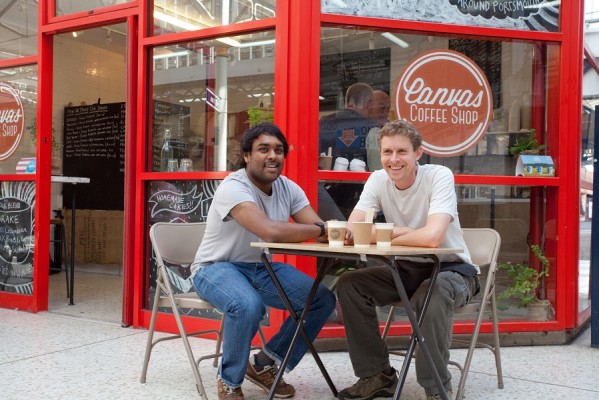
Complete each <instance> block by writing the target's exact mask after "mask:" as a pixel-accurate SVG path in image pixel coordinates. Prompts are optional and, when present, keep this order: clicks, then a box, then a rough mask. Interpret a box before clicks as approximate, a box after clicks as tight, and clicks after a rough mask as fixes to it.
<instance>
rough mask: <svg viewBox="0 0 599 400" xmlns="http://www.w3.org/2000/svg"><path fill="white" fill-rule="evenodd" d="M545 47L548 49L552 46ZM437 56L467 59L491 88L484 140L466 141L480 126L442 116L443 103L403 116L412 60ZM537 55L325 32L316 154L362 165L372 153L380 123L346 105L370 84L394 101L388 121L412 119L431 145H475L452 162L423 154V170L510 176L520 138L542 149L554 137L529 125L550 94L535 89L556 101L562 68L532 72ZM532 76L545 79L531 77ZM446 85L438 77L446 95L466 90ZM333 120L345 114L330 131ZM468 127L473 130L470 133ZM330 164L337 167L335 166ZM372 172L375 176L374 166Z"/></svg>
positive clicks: (517, 47) (526, 47)
mask: <svg viewBox="0 0 599 400" xmlns="http://www.w3.org/2000/svg"><path fill="white" fill-rule="evenodd" d="M391 37H392V38H393V40H391V39H390V38H391ZM398 40H401V42H398ZM398 43H401V44H398ZM545 47H547V48H549V47H551V45H546V46H545ZM432 50H437V51H447V50H450V51H454V52H458V53H461V54H463V55H465V56H466V57H467V58H469V59H471V60H472V61H473V62H474V63H475V64H476V65H477V66H478V68H480V70H481V71H482V73H483V75H484V77H486V79H487V81H488V82H489V86H490V88H491V98H492V109H493V112H492V117H491V120H489V121H488V127H487V129H486V131H484V134H482V136H479V137H476V138H472V137H470V136H469V135H470V134H471V132H472V131H473V130H474V127H476V126H478V125H474V124H472V123H470V125H468V124H469V121H468V120H467V118H465V117H464V115H462V114H463V113H462V114H460V111H461V109H460V107H459V106H458V107H453V108H452V109H451V110H448V112H447V113H446V114H443V115H441V114H440V112H439V110H445V109H444V108H443V107H441V103H440V102H439V101H437V102H433V103H431V104H429V103H426V104H427V106H426V107H425V106H420V107H418V109H417V110H412V109H414V107H411V108H410V110H412V111H403V113H402V111H401V110H400V106H401V105H402V104H405V103H407V102H406V101H405V99H403V98H399V97H397V96H396V93H397V87H396V85H397V84H398V82H399V78H400V77H401V76H402V72H403V71H404V70H405V68H406V66H407V65H408V64H409V63H410V62H411V61H412V60H414V59H415V58H417V57H419V56H421V55H422V54H423V53H426V52H428V51H432ZM538 51H539V48H538V47H535V46H534V45H533V44H529V43H514V42H494V41H486V40H476V39H458V38H452V37H439V36H427V35H424V34H420V35H416V34H403V33H395V32H393V33H389V32H382V33H381V32H376V31H368V30H355V29H343V28H322V29H321V57H320V66H321V74H320V117H321V124H320V135H319V136H320V138H319V153H323V152H324V153H326V152H327V151H328V148H329V147H332V151H333V157H334V158H335V157H337V156H342V157H344V158H348V157H347V154H349V155H350V158H353V157H354V155H355V154H359V155H360V157H362V158H363V157H364V156H363V154H366V153H367V149H368V143H369V142H370V139H369V136H370V135H369V133H371V132H372V130H373V129H375V126H376V125H377V124H376V123H375V122H373V123H371V124H368V123H360V124H357V123H355V122H354V121H357V120H358V118H359V117H362V118H363V117H364V116H368V113H367V112H365V111H363V110H361V108H360V106H359V104H360V101H359V100H354V101H353V104H352V102H350V101H348V100H350V98H351V96H350V95H351V92H350V90H349V88H350V87H353V86H352V85H355V84H356V83H361V84H364V83H365V84H368V85H369V86H370V87H372V89H374V90H375V91H376V90H380V91H383V92H385V93H386V94H387V95H389V96H390V97H391V105H390V110H389V112H388V118H389V119H396V118H405V119H408V120H410V121H411V122H412V123H414V124H415V125H416V126H417V127H418V128H419V129H420V130H421V131H423V136H424V140H425V142H427V143H429V144H431V143H435V142H434V140H438V139H436V137H437V136H440V137H442V138H448V139H449V140H451V143H452V144H453V143H454V139H453V138H457V139H455V140H459V141H460V143H466V142H468V141H469V142H471V143H469V142H468V143H469V144H468V145H467V146H463V150H461V151H459V152H458V153H459V154H457V155H454V156H449V157H434V156H432V155H429V154H425V155H424V157H423V158H422V162H423V163H434V164H441V165H445V166H447V167H449V168H450V169H451V170H452V171H453V172H454V173H456V174H468V175H473V174H476V175H506V176H513V175H514V174H515V167H516V161H517V159H516V158H515V157H513V156H512V155H511V154H510V152H509V150H510V147H511V146H513V145H514V144H515V143H516V141H517V140H518V139H520V138H522V137H525V136H526V135H527V134H528V133H529V132H530V130H531V129H535V130H536V132H537V136H538V139H539V141H540V142H541V144H544V143H546V141H545V140H544V138H545V135H546V134H549V132H547V133H546V132H545V126H544V125H541V126H532V124H531V121H532V120H535V121H536V120H538V118H532V117H531V113H532V110H533V109H534V110H535V113H537V114H541V115H542V116H544V114H545V104H533V103H534V100H535V99H541V98H544V97H545V94H544V93H533V85H532V83H533V81H534V80H541V81H546V82H547V87H546V90H547V95H549V96H551V95H552V93H554V90H555V85H553V84H552V82H554V81H555V76H556V73H557V71H558V69H557V68H556V67H554V61H553V59H551V58H547V59H546V60H543V62H544V63H546V68H544V69H539V68H537V69H536V70H535V69H534V68H533V54H536V53H537V52H538ZM547 53H550V52H549V51H547ZM533 71H535V73H537V74H542V76H533V75H534V74H533ZM506 77H509V79H507V78H506ZM442 78H443V76H442V75H441V76H440V77H439V80H441V81H446V84H443V85H442V84H440V87H446V89H448V90H449V89H452V90H459V89H464V88H463V87H461V86H460V81H456V80H455V79H454V78H452V77H447V79H445V80H443V79H442ZM550 83H551V84H550ZM539 86H541V85H539ZM536 101H538V102H540V101H541V100H536ZM443 104H445V103H443ZM402 108H403V107H402ZM449 111H451V113H450V112H449ZM335 113H336V114H337V115H340V114H342V113H345V114H344V115H345V116H346V117H345V119H343V120H341V122H337V123H336V124H332V123H331V122H330V116H331V115H334V114H335ZM440 119H442V120H440ZM336 121H339V119H338V118H337V120H336ZM485 122H486V121H485ZM352 124H353V125H352ZM431 125H434V126H435V127H436V128H437V127H438V129H436V130H435V131H434V132H435V135H437V136H435V137H433V136H432V135H433V134H432V133H430V135H431V136H430V137H429V136H427V135H426V134H425V131H426V127H427V126H431ZM469 126H470V127H471V128H472V129H469V128H468V127H469ZM441 129H442V132H441V131H440V130H441ZM546 129H547V130H551V129H553V128H552V127H547V128H546ZM352 131H353V132H352ZM460 135H463V137H462V136H460ZM373 143H374V141H373ZM458 147H459V148H462V147H461V146H458ZM552 151H553V149H552V148H551V147H547V149H546V153H547V154H549V155H550V154H551V152H552ZM364 161H366V160H365V159H364ZM332 164H333V165H335V159H333V161H332ZM367 168H368V170H369V171H372V170H374V169H376V166H375V165H373V166H367Z"/></svg>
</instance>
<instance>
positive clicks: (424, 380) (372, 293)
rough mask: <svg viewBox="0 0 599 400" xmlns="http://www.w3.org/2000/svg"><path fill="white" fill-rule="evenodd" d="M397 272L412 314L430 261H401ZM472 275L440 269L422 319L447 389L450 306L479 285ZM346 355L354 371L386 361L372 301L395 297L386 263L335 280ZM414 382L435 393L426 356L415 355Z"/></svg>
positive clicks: (366, 371) (372, 370)
mask: <svg viewBox="0 0 599 400" xmlns="http://www.w3.org/2000/svg"><path fill="white" fill-rule="evenodd" d="M400 263H401V267H402V268H401V271H400V276H401V278H402V282H403V283H404V286H405V287H406V291H407V292H408V296H410V299H411V303H412V306H413V307H414V309H415V311H416V315H419V314H420V310H421V309H422V303H423V301H424V296H425V294H426V290H427V288H428V282H429V280H428V278H429V276H430V272H431V268H432V264H430V263H413V262H408V261H401V262H400ZM477 286H478V280H477V279H476V278H475V277H467V276H462V275H460V274H459V273H457V272H452V271H447V272H444V271H442V272H440V273H439V276H438V277H437V280H436V282H435V287H434V288H433V294H432V297H431V300H430V303H429V307H428V310H427V313H426V317H425V318H424V321H423V324H422V328H421V329H422V335H423V336H424V339H425V341H426V343H427V347H428V350H429V352H430V354H431V357H432V359H433V362H434V364H435V366H436V367H437V370H438V371H439V375H440V377H441V381H442V382H443V383H444V386H445V389H446V390H451V373H450V372H449V370H448V369H447V363H448V361H449V347H450V345H451V335H452V327H453V310H454V309H455V308H459V307H462V306H464V305H465V304H467V303H468V301H469V300H470V298H471V297H472V296H473V295H474V294H475V291H476V290H477V289H478V287H477ZM337 296H338V298H339V303H340V304H341V309H342V312H343V321H344V324H345V328H346V338H347V344H348V349H349V356H350V359H351V362H352V366H353V368H354V372H355V374H356V376H358V377H360V378H364V377H369V376H372V375H376V374H378V373H379V372H381V371H383V370H384V369H386V368H387V367H389V366H390V364H389V352H388V350H387V346H386V344H385V342H384V341H383V340H382V338H381V334H380V327H379V320H378V318H377V314H376V306H385V305H389V304H392V303H397V302H399V301H400V299H399V294H398V292H397V289H396V288H395V283H394V282H393V277H392V275H391V271H390V270H389V268H388V267H385V266H378V267H367V268H363V269H358V270H355V271H351V272H346V273H344V274H343V275H341V277H340V278H339V281H338V282H337ZM416 376H417V378H418V383H419V384H420V385H421V386H422V387H423V388H424V389H425V391H426V393H427V394H434V393H438V392H439V390H438V389H437V387H436V384H435V382H434V379H433V377H432V374H431V373H430V371H429V367H428V365H427V363H426V360H425V359H424V358H423V357H416Z"/></svg>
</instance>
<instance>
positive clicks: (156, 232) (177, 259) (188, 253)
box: [150, 222, 206, 265]
mask: <svg viewBox="0 0 599 400" xmlns="http://www.w3.org/2000/svg"><path fill="white" fill-rule="evenodd" d="M205 231H206V223H205V222H193V223H171V222H157V223H155V224H154V225H152V227H151V228H150V241H151V242H152V248H153V249H154V253H155V255H156V261H157V262H158V265H161V264H162V261H167V262H169V263H171V264H191V263H192V262H193V261H194V259H195V255H196V252H197V251H198V247H200V243H201V242H202V239H203V238H204V232H205Z"/></svg>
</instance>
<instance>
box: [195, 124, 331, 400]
mask: <svg viewBox="0 0 599 400" xmlns="http://www.w3.org/2000/svg"><path fill="white" fill-rule="evenodd" d="M241 151H242V160H241V169H239V170H238V171H236V172H233V173H231V174H230V175H228V176H227V177H226V178H225V179H224V180H223V182H222V183H221V184H220V185H219V187H218V188H217V190H216V192H215V194H214V198H213V200H212V204H211V206H210V208H209V210H208V216H207V220H206V232H205V236H204V239H203V240H202V243H201V245H200V247H199V249H198V251H197V254H196V258H195V261H194V263H193V264H192V266H191V268H192V274H193V276H192V279H193V284H194V287H195V289H196V292H197V293H198V295H199V296H200V297H201V298H202V299H204V300H207V301H209V302H210V303H212V304H213V305H214V306H216V308H217V309H218V310H220V311H222V312H224V313H225V319H224V322H223V323H224V331H225V332H226V333H225V340H224V342H223V356H222V358H221V361H220V365H219V367H218V378H217V391H218V398H219V399H243V398H244V397H243V392H242V390H241V384H242V382H243V379H244V376H245V378H247V379H248V380H249V381H251V382H253V383H254V384H256V385H258V386H259V387H261V388H262V389H263V390H265V391H267V392H268V391H269V390H270V388H271V385H272V383H273V381H274V380H275V377H276V375H277V373H278V368H277V365H278V364H280V362H281V361H282V360H283V358H284V357H285V355H286V353H287V349H288V347H289V344H290V342H291V340H292V337H293V334H294V331H295V325H296V323H295V321H294V320H293V319H292V318H291V317H288V318H287V319H286V320H285V321H284V322H283V325H282V326H281V329H280V330H279V332H278V333H276V334H275V335H274V336H273V337H272V338H271V339H270V340H269V341H268V343H266V344H265V345H264V347H263V349H262V350H261V351H260V352H259V353H257V354H253V355H252V356H251V358H250V359H249V361H248V358H249V357H250V345H251V341H252V338H253V337H254V335H255V334H256V332H257V331H258V326H259V324H260V321H261V320H262V318H263V317H264V314H265V313H266V307H272V308H276V309H280V310H284V309H285V305H284V304H283V301H282V299H281V298H280V297H279V295H278V293H277V290H276V288H275V286H274V284H273V282H272V280H271V278H270V277H269V275H268V272H267V271H266V269H265V267H264V264H263V263H262V260H261V258H260V256H261V250H260V249H259V248H255V247H251V246H250V243H251V242H258V241H265V242H283V241H284V242H303V241H306V240H310V239H317V240H319V241H326V227H325V225H324V223H323V221H322V219H321V218H320V217H319V216H318V215H317V214H316V212H315V211H314V210H313V209H312V207H311V206H310V203H309V202H308V198H307V197H306V194H305V193H304V191H303V190H302V189H301V188H300V187H299V186H298V185H297V184H296V183H294V182H293V181H291V180H290V179H287V178H286V177H284V176H281V171H282V169H283V164H284V161H285V158H286V157H287V153H288V152H289V145H288V143H287V140H286V139H285V136H283V133H282V132H281V130H280V129H279V128H278V127H277V126H276V125H274V124H271V123H264V124H258V125H256V126H254V127H251V128H249V129H248V130H247V131H246V132H245V133H244V136H243V138H242V140H241ZM290 218H291V219H293V221H294V222H289V219H290ZM273 269H274V270H275V273H276V275H277V277H278V278H279V280H280V281H281V284H282V286H283V289H284V290H285V292H286V293H287V294H288V295H289V297H290V301H291V304H293V305H294V307H295V311H296V312H297V313H298V315H301V313H302V309H303V305H304V304H305V303H306V299H307V297H308V294H309V291H310V288H311V286H312V283H313V279H312V278H311V277H310V276H308V275H306V274H304V273H303V272H301V271H300V270H299V269H297V268H295V267H294V266H292V265H289V264H284V263H280V262H274V263H273ZM335 302H336V300H335V296H334V295H333V294H332V293H331V292H330V291H329V290H328V289H327V288H326V287H325V286H324V285H320V286H319V287H318V290H317V292H316V296H315V297H314V300H313V302H312V304H311V306H310V314H309V317H308V318H307V320H306V321H305V325H304V327H305V331H306V333H307V335H308V337H309V338H310V340H314V339H315V338H316V336H317V334H318V332H319V331H320V329H321V328H322V326H323V325H324V323H325V322H326V321H327V319H328V317H329V315H330V314H331V313H332V311H333V309H334V308H335ZM307 348H308V346H307V345H306V343H305V342H304V341H303V340H299V341H298V342H297V344H296V346H295V348H294V351H293V353H292V354H291V356H290V359H289V364H288V366H287V368H288V370H293V368H294V367H295V366H297V364H298V363H299V361H300V360H301V358H302V357H303V355H304V353H305V352H306V350H307ZM294 394H295V389H294V387H293V386H292V385H290V384H288V383H286V382H285V381H284V380H281V381H280V383H279V385H278V386H277V388H276V392H275V397H277V398H290V397H293V396H294Z"/></svg>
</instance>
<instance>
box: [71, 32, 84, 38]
mask: <svg viewBox="0 0 599 400" xmlns="http://www.w3.org/2000/svg"><path fill="white" fill-rule="evenodd" d="M81 35H83V31H73V37H74V38H76V37H79V36H81Z"/></svg>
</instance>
